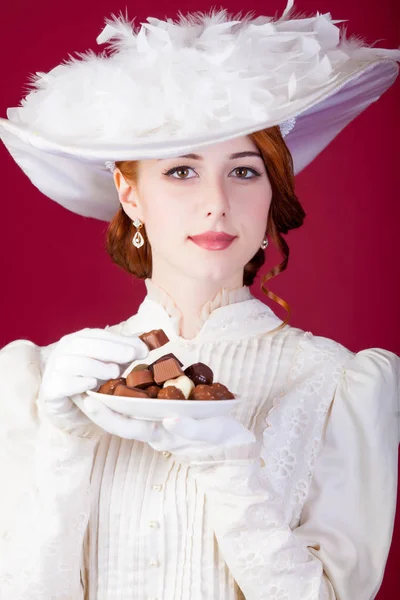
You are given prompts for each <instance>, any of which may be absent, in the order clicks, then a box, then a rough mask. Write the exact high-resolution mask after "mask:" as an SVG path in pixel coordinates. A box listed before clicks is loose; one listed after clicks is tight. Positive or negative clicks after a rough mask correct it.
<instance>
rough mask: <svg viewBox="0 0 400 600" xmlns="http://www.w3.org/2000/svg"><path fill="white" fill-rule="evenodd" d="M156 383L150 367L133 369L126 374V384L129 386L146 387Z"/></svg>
mask: <svg viewBox="0 0 400 600" xmlns="http://www.w3.org/2000/svg"><path fill="white" fill-rule="evenodd" d="M153 383H154V378H153V373H152V372H151V371H149V369H141V370H140V371H131V372H130V373H129V375H127V376H126V385H127V386H129V387H138V388H145V387H147V386H148V385H151V384H153Z"/></svg>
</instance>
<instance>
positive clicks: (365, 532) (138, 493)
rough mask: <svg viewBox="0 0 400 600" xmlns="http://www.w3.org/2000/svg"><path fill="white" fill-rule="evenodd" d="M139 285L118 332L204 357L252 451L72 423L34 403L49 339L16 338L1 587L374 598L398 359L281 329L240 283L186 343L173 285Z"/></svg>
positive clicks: (13, 591) (393, 447) (72, 595)
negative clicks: (150, 336) (83, 432)
mask: <svg viewBox="0 0 400 600" xmlns="http://www.w3.org/2000/svg"><path fill="white" fill-rule="evenodd" d="M146 286H147V296H146V298H145V299H144V301H143V303H142V304H141V306H140V308H139V310H138V313H137V314H136V315H134V316H132V317H131V318H129V319H128V320H126V321H124V322H122V323H120V324H118V325H115V326H113V327H110V329H111V330H114V331H117V332H120V333H122V334H126V335H131V334H134V333H141V332H144V331H148V330H150V329H153V328H163V329H164V330H165V332H166V333H167V335H168V336H169V338H170V340H171V341H170V343H169V344H168V345H166V346H164V349H163V350H164V351H165V353H167V352H174V353H175V354H176V356H177V357H178V358H180V360H181V361H182V362H183V363H184V365H185V366H187V365H188V364H191V363H192V362H197V361H202V362H205V363H207V364H209V365H210V366H211V367H212V369H213V371H214V375H215V380H216V381H220V382H222V383H224V384H226V385H227V386H228V387H229V388H230V389H231V390H232V391H233V392H234V393H235V394H236V395H238V397H240V398H241V402H240V404H239V406H238V408H237V410H236V412H235V416H236V418H237V419H238V420H240V422H241V423H243V425H245V426H246V427H247V428H249V429H251V430H253V431H254V432H255V434H256V436H257V439H258V440H259V441H260V451H259V453H258V455H257V456H256V457H255V456H254V455H250V454H249V453H248V450H247V448H246V447H240V448H237V449H236V450H235V451H231V452H230V453H229V452H222V453H220V454H219V455H216V456H210V457H208V458H207V457H204V460H206V458H207V461H206V462H204V463H202V464H199V465H191V464H190V463H189V462H186V461H185V458H182V459H175V458H174V456H173V455H171V454H169V453H168V452H165V453H162V452H156V451H155V450H153V449H152V448H151V447H150V446H149V445H148V444H144V443H141V442H136V441H130V440H124V439H121V438H119V437H117V436H113V435H109V434H103V435H102V437H101V439H100V441H98V442H96V441H95V440H90V439H84V438H76V437H72V436H71V435H69V434H66V433H63V432H61V431H58V430H56V429H55V428H54V427H53V426H51V425H50V424H49V423H47V422H39V418H38V415H37V410H36V404H35V401H36V399H37V394H38V389H39V386H40V381H41V373H42V372H43V368H44V365H45V363H46V359H47V357H48V355H49V352H50V351H51V350H52V348H53V346H54V345H53V344H52V345H50V346H47V347H39V346H37V345H35V344H34V343H32V342H30V341H27V340H17V341H15V342H12V343H11V344H8V345H7V346H5V347H4V348H3V349H2V350H1V351H0V398H1V401H0V428H1V430H0V431H1V454H0V476H1V481H2V492H1V495H0V598H1V600H28V599H29V600H38V599H40V600H67V599H68V600H82V599H83V598H84V599H85V600H95V599H96V600H152V599H154V600H205V599H207V600H211V599H213V600H238V599H239V598H243V597H244V598H246V599H247V600H256V599H257V600H259V599H260V600H262V599H268V600H317V599H326V600H334V599H336V600H370V599H372V598H374V597H375V594H376V592H377V590H378V589H379V587H380V584H381V581H382V577H383V572H384V568H385V563H386V559H387V555H388V552H389V548H390V543H391V538H392V532H393V524H394V514H395V508H396V493H397V449H398V442H399V372H400V366H399V363H400V360H399V357H397V356H396V355H395V354H393V353H392V352H389V351H386V350H382V349H379V348H373V349H366V350H362V351H361V352H358V353H352V352H350V351H349V350H348V349H346V348H345V347H343V346H342V345H341V344H339V343H337V342H335V341H333V340H330V339H328V338H324V337H321V336H314V335H312V333H310V332H304V331H302V330H300V329H298V328H294V327H290V326H287V327H285V328H284V329H282V330H280V331H273V330H274V329H275V328H276V327H277V326H278V325H279V324H280V323H281V320H280V319H278V317H277V316H276V315H275V314H274V313H273V311H272V310H271V309H270V308H269V307H268V306H267V305H265V304H264V303H263V302H261V301H259V300H258V299H256V298H254V297H253V296H252V294H251V293H250V290H249V288H247V287H242V288H238V289H236V290H230V291H227V290H222V291H221V292H219V293H218V294H217V295H216V297H215V298H214V300H212V301H210V302H207V303H206V304H205V305H204V307H203V310H202V313H201V316H200V318H199V323H198V329H199V331H198V333H197V335H196V337H195V338H194V339H192V340H187V339H184V338H182V337H180V336H179V331H180V329H179V321H180V313H179V311H178V309H177V308H176V306H175V305H174V303H173V301H172V299H171V298H170V297H169V296H168V295H167V294H165V293H164V292H163V291H162V290H160V289H159V288H158V287H157V286H155V284H154V283H153V282H151V281H149V280H147V281H146ZM155 352H156V351H155ZM163 353H164V352H163ZM141 362H143V361H141Z"/></svg>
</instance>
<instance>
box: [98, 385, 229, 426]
mask: <svg viewBox="0 0 400 600" xmlns="http://www.w3.org/2000/svg"><path fill="white" fill-rule="evenodd" d="M87 394H88V395H89V396H93V397H94V398H97V399H98V400H100V402H102V403H103V404H105V405H106V406H108V407H109V408H111V409H112V410H114V411H115V412H118V413H121V414H123V415H125V416H127V417H134V418H136V419H143V420H145V421H162V420H163V419H164V418H165V417H175V416H182V417H191V418H192V419H206V418H207V417H219V416H221V415H227V414H229V412H230V411H231V410H232V408H233V407H234V406H236V404H237V403H238V402H239V399H238V398H234V399H232V400H158V399H157V398H130V397H128V396H111V395H109V394H99V393H98V392H93V391H92V390H88V391H87Z"/></svg>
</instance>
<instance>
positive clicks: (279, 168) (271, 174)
mask: <svg viewBox="0 0 400 600" xmlns="http://www.w3.org/2000/svg"><path fill="white" fill-rule="evenodd" d="M249 137H250V138H251V139H252V140H253V142H254V143H255V145H256V146H257V148H258V150H259V151H260V153H261V155H262V158H263V160H264V164H265V168H266V171H267V173H268V178H269V181H270V184H271V187H272V199H271V205H270V209H269V213H268V219H267V223H266V229H265V232H266V234H267V236H268V237H269V238H270V239H271V241H272V243H273V244H274V245H275V246H276V247H277V248H278V250H279V251H280V252H281V254H282V255H283V260H282V262H281V263H279V264H278V265H276V266H275V267H274V268H273V269H271V270H270V271H268V273H266V274H265V275H263V276H262V277H261V290H262V292H263V293H264V294H265V295H266V296H267V297H268V298H271V300H273V301H274V302H277V303H278V304H280V305H281V306H283V308H284V309H285V310H286V311H287V313H288V315H287V317H286V319H285V321H283V323H281V325H279V327H278V328H277V329H281V328H283V327H285V326H286V325H287V324H288V322H289V318H290V312H291V310H290V306H289V305H288V303H287V302H285V300H282V299H281V298H279V296H277V295H276V294H274V293H273V292H271V291H270V290H268V289H267V288H266V287H264V286H265V283H266V282H267V281H268V280H269V279H271V278H272V277H275V276H276V275H278V274H279V273H281V272H282V271H284V270H285V269H286V268H287V265H288V261H289V246H288V244H287V243H286V241H285V240H284V238H283V237H282V234H286V233H288V231H290V229H296V228H297V227H300V226H301V225H303V222H304V218H305V216H306V213H305V212H304V209H303V207H302V206H301V204H300V202H299V200H298V198H297V196H296V194H295V191H294V170H293V159H292V155H291V154H290V151H289V149H288V147H287V146H286V144H285V141H284V139H283V137H282V134H281V131H280V129H279V127H270V128H268V129H263V130H260V131H256V132H254V133H250V134H249ZM138 164H139V161H119V162H116V167H117V168H118V169H119V170H120V171H121V173H122V175H123V176H124V177H125V178H126V179H127V180H128V181H131V182H132V183H134V184H136V183H137V180H138ZM135 231H136V230H135V228H134V226H133V225H132V221H131V219H130V217H128V215H127V214H126V213H125V211H124V210H123V208H122V206H120V208H119V209H118V211H117V213H116V214H115V215H114V217H113V218H112V219H111V221H110V223H109V226H108V230H107V243H106V248H107V252H108V253H109V255H110V256H111V259H112V260H113V262H114V263H115V264H117V265H118V266H120V267H121V268H122V269H124V270H125V271H128V273H131V274H132V275H134V276H135V277H137V278H138V279H147V278H148V277H151V274H152V256H151V246H150V242H149V240H148V237H147V234H146V228H145V226H144V225H143V227H142V228H141V229H140V233H141V234H142V236H143V239H144V241H145V243H144V245H143V246H142V247H141V248H135V246H133V244H132V237H133V235H134V233H135ZM264 262H265V255H264V250H262V249H261V248H260V249H259V250H258V251H257V252H256V254H255V255H254V256H253V258H252V259H251V260H250V261H249V262H248V263H247V264H246V265H245V267H244V272H243V285H246V286H251V285H252V284H253V282H254V279H255V278H256V275H257V273H258V271H259V269H260V267H262V265H263V264H264Z"/></svg>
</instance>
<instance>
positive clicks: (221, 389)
mask: <svg viewBox="0 0 400 600" xmlns="http://www.w3.org/2000/svg"><path fill="white" fill-rule="evenodd" d="M210 391H211V394H212V395H213V396H214V399H215V400H229V399H230V398H234V397H235V396H234V395H233V394H232V392H230V391H229V390H228V388H227V387H226V386H225V385H224V384H223V383H213V384H211V385H210Z"/></svg>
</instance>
